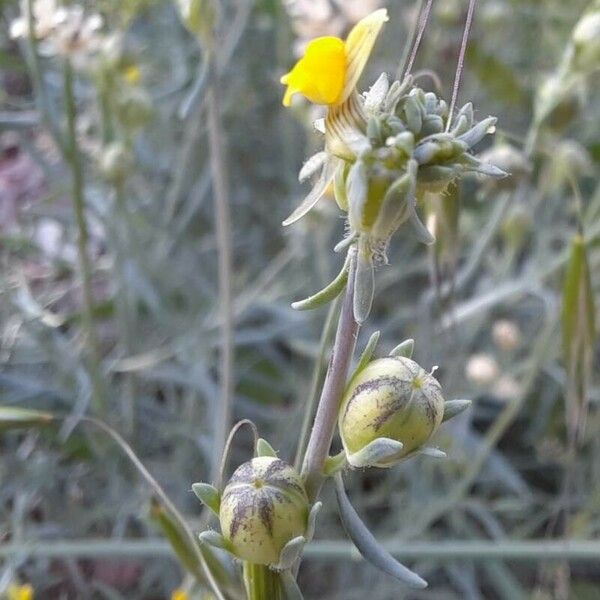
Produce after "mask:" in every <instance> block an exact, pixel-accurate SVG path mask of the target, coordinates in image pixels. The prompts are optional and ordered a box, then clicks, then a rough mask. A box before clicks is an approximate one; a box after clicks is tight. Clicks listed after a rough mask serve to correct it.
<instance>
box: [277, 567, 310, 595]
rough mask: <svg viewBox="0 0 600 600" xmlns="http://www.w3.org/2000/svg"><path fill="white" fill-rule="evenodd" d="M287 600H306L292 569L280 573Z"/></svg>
mask: <svg viewBox="0 0 600 600" xmlns="http://www.w3.org/2000/svg"><path fill="white" fill-rule="evenodd" d="M279 578H280V581H281V586H282V588H283V593H284V595H285V600H304V596H303V595H302V592H301V591H300V588H299V587H298V584H297V583H296V580H295V579H294V576H293V575H292V574H291V573H290V571H283V573H280V574H279Z"/></svg>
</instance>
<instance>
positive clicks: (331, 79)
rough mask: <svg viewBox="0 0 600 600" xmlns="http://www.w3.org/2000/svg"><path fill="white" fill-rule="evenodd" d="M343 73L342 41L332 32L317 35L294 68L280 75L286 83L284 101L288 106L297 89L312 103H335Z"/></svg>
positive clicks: (297, 91)
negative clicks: (331, 33) (318, 36)
mask: <svg viewBox="0 0 600 600" xmlns="http://www.w3.org/2000/svg"><path fill="white" fill-rule="evenodd" d="M345 76H346V51H345V46H344V42H343V41H342V40H340V39H339V38H336V37H331V36H326V37H320V38H316V39H314V40H312V41H311V42H310V43H309V44H308V46H307V47H306V53H305V54H304V56H303V57H302V58H301V59H300V60H299V61H298V62H297V63H296V65H295V66H294V68H293V69H292V70H291V71H290V72H289V73H288V74H287V75H284V76H283V77H282V78H281V83H283V84H285V85H287V86H288V87H287V90H286V91H285V95H284V97H283V105H284V106H290V104H291V102H292V96H293V95H294V94H296V93H300V94H302V95H303V96H306V97H307V98H308V99H309V100H310V101H311V102H314V103H315V104H335V103H336V102H338V100H339V98H340V95H341V93H342V91H343V89H344V82H345Z"/></svg>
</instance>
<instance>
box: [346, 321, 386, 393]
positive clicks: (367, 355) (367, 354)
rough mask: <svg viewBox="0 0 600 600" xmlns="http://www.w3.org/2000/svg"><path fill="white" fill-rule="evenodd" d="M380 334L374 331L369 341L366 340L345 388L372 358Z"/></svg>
mask: <svg viewBox="0 0 600 600" xmlns="http://www.w3.org/2000/svg"><path fill="white" fill-rule="evenodd" d="M380 335H381V332H380V331H376V332H375V333H373V334H372V335H371V337H370V338H369V341H368V342H367V345H366V346H365V349H364V350H363V352H362V354H361V355H360V358H359V359H358V364H357V365H356V368H355V369H354V372H353V373H352V375H351V377H350V379H349V380H348V383H347V385H346V388H348V386H349V385H350V384H351V383H352V382H353V381H354V380H355V379H356V377H357V376H358V375H359V373H360V372H361V371H362V370H363V369H364V368H365V367H366V366H367V365H368V364H369V363H370V362H371V359H372V358H373V354H374V353H375V348H377V343H378V342H379V336H380Z"/></svg>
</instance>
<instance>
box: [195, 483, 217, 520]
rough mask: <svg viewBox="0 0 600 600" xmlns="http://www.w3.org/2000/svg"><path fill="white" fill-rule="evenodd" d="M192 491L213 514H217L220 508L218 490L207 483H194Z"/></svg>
mask: <svg viewBox="0 0 600 600" xmlns="http://www.w3.org/2000/svg"><path fill="white" fill-rule="evenodd" d="M192 491H193V492H194V494H196V496H197V497H198V499H199V500H200V502H202V504H205V505H206V506H207V507H208V508H210V510H212V512H214V513H215V515H217V516H219V510H220V508H221V494H220V492H219V490H218V489H217V488H216V487H214V486H212V485H210V484H209V483H194V484H192Z"/></svg>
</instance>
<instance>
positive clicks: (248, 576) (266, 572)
mask: <svg viewBox="0 0 600 600" xmlns="http://www.w3.org/2000/svg"><path fill="white" fill-rule="evenodd" d="M244 585H245V586H246V595H247V598H248V600H279V599H280V598H281V587H280V585H279V576H278V574H277V573H275V571H272V570H271V569H269V567H267V566H266V565H256V564H254V563H249V562H245V563H244Z"/></svg>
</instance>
